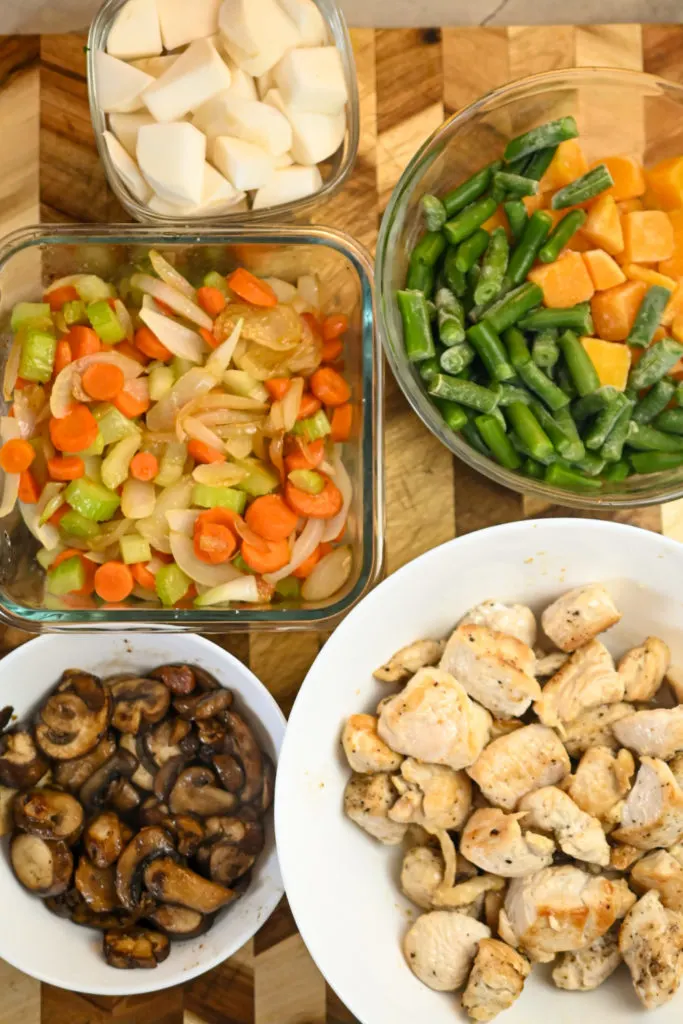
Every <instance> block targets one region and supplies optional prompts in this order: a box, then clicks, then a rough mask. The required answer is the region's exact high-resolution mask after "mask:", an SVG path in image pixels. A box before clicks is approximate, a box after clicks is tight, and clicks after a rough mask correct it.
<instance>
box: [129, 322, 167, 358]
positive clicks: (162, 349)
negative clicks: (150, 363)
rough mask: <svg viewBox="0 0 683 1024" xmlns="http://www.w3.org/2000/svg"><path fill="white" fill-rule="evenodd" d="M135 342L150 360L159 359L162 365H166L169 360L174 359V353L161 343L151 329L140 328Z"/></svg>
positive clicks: (136, 333)
mask: <svg viewBox="0 0 683 1024" xmlns="http://www.w3.org/2000/svg"><path fill="white" fill-rule="evenodd" d="M134 340H135V345H136V347H137V348H139V349H140V351H141V352H142V354H143V355H145V356H148V357H149V358H150V359H159V360H160V361H161V362H162V363H165V362H166V361H167V360H168V359H172V358H173V353H172V352H171V351H170V350H169V349H167V348H166V346H165V345H164V344H163V343H162V342H161V341H159V339H158V338H157V336H156V334H155V333H154V331H150V329H149V327H138V329H137V331H136V332H135V339H134Z"/></svg>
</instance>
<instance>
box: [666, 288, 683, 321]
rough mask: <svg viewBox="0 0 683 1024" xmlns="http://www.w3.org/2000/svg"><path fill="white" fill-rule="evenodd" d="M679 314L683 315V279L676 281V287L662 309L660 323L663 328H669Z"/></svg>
mask: <svg viewBox="0 0 683 1024" xmlns="http://www.w3.org/2000/svg"><path fill="white" fill-rule="evenodd" d="M681 314H683V277H679V278H677V279H676V287H675V288H674V291H673V293H672V295H671V298H670V299H669V301H668V302H667V304H666V306H665V307H664V312H663V313H662V319H661V323H662V324H663V325H664V326H665V327H669V326H670V325H671V324H672V323H673V322H674V320H677V319H678V317H679V316H681Z"/></svg>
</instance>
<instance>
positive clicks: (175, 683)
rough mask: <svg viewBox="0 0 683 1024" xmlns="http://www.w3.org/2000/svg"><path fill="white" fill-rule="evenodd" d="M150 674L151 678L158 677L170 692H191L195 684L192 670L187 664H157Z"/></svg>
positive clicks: (182, 693) (184, 693)
mask: <svg viewBox="0 0 683 1024" xmlns="http://www.w3.org/2000/svg"><path fill="white" fill-rule="evenodd" d="M150 676H151V677H152V679H160V680H161V681H162V683H163V684H164V686H167V687H168V688H169V690H170V691H171V693H177V694H180V695H181V696H187V694H188V693H192V691H193V690H194V688H195V686H196V685H197V680H196V679H195V675H194V670H193V669H191V668H190V666H189V665H159V668H155V669H154V671H153V672H150Z"/></svg>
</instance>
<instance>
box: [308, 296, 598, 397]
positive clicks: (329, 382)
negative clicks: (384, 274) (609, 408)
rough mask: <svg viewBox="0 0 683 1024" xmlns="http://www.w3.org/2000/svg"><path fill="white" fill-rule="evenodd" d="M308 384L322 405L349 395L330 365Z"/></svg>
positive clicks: (315, 375)
mask: <svg viewBox="0 0 683 1024" xmlns="http://www.w3.org/2000/svg"><path fill="white" fill-rule="evenodd" d="M591 294H592V293H591ZM579 301H580V300H579ZM570 305H573V303H570ZM309 385H310V388H311V391H312V392H313V394H314V395H315V397H316V398H317V399H319V400H320V401H321V402H322V403H323V405H330V406H335V405H344V403H345V402H348V400H349V398H350V397H351V388H350V387H349V385H348V384H347V383H346V381H345V380H344V378H343V377H342V375H341V374H340V373H337V371H336V370H333V369H332V367H330V366H321V367H320V369H319V370H316V371H315V373H313V374H312V375H311V378H310V380H309Z"/></svg>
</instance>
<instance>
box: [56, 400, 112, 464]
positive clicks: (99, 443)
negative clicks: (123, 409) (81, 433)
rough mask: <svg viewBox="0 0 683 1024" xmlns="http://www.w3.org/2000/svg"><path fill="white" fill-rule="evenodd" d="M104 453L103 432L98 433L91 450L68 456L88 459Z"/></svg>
mask: <svg viewBox="0 0 683 1024" xmlns="http://www.w3.org/2000/svg"><path fill="white" fill-rule="evenodd" d="M117 411H118V410H117ZM103 451H104V438H103V437H102V431H101V430H98V431H97V437H96V438H95V440H94V441H93V443H92V444H91V445H90V447H89V448H86V449H84V451H82V452H70V453H68V454H73V455H78V457H79V459H82V458H87V456H88V455H101V454H102V452H103Z"/></svg>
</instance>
